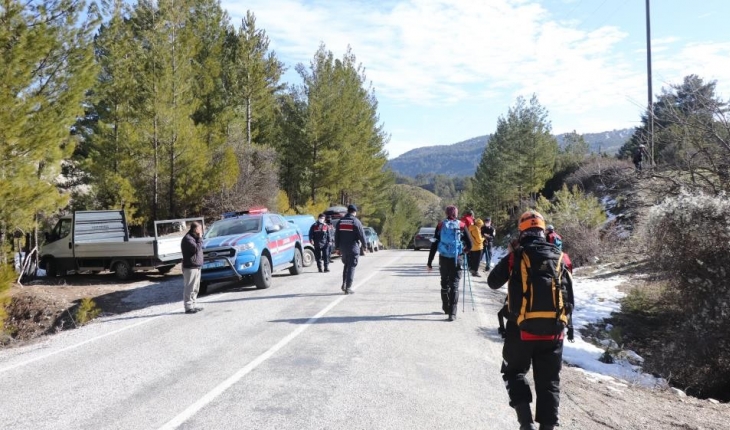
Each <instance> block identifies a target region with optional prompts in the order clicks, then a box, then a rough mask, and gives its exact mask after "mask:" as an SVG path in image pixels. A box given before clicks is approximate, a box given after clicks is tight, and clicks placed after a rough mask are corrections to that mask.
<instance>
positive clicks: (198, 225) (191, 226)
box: [190, 221, 201, 233]
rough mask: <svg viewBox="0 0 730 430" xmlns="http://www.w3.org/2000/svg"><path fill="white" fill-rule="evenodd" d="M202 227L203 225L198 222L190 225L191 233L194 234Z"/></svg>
mask: <svg viewBox="0 0 730 430" xmlns="http://www.w3.org/2000/svg"><path fill="white" fill-rule="evenodd" d="M198 227H201V224H200V223H199V222H197V221H193V222H191V223H190V233H192V232H194V231H195V229H196V228H198Z"/></svg>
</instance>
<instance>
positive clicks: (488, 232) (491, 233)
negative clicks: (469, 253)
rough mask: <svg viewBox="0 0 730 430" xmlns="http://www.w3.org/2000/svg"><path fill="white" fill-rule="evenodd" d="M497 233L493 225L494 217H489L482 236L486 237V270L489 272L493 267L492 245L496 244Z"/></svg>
mask: <svg viewBox="0 0 730 430" xmlns="http://www.w3.org/2000/svg"><path fill="white" fill-rule="evenodd" d="M496 235H497V233H496V231H495V230H494V227H492V219H491V218H489V217H487V218H486V219H485V220H484V225H483V226H482V237H484V258H485V260H486V267H485V268H484V271H485V272H489V270H490V269H491V268H492V266H491V265H492V247H493V246H494V238H495V236H496Z"/></svg>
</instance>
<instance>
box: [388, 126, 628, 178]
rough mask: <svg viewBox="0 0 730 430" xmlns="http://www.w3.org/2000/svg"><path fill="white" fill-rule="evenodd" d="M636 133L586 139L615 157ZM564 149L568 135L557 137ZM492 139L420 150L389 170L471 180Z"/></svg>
mask: <svg viewBox="0 0 730 430" xmlns="http://www.w3.org/2000/svg"><path fill="white" fill-rule="evenodd" d="M633 132H634V129H632V128H625V129H622V130H612V131H605V132H601V133H586V134H584V135H583V137H584V138H585V140H586V141H587V142H588V145H589V146H590V148H591V151H593V152H603V153H607V154H615V153H616V152H617V151H618V149H619V148H620V147H621V145H623V144H624V142H626V141H627V140H628V139H629V138H630V137H631V134H632V133H633ZM556 137H557V139H558V142H559V143H560V144H561V145H562V143H563V140H564V139H565V134H559V135H557V136H556ZM488 141H489V135H486V136H478V137H474V138H471V139H468V140H464V141H462V142H458V143H454V144H451V145H436V146H425V147H423V148H416V149H412V150H410V151H408V152H406V153H405V154H403V155H400V156H398V157H396V158H394V159H392V160H389V161H388V166H390V168H391V169H393V171H394V172H397V173H399V174H401V175H405V176H411V177H415V176H416V175H418V174H424V173H435V174H441V175H448V176H471V175H473V174H474V172H475V171H476V168H477V165H478V164H479V161H480V160H481V158H482V152H484V148H485V147H486V145H487V142H488Z"/></svg>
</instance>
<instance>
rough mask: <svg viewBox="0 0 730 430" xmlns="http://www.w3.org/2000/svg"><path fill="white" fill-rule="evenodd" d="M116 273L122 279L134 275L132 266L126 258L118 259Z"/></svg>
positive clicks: (115, 267)
mask: <svg viewBox="0 0 730 430" xmlns="http://www.w3.org/2000/svg"><path fill="white" fill-rule="evenodd" d="M114 273H115V274H116V276H117V279H119V280H120V281H126V280H127V279H129V277H130V276H132V267H131V266H130V265H129V263H128V262H127V261H126V260H122V261H117V263H116V264H115V265H114Z"/></svg>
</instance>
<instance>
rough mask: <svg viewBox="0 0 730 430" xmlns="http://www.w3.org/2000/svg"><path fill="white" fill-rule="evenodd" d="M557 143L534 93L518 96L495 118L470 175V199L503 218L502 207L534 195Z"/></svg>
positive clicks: (548, 171)
mask: <svg viewBox="0 0 730 430" xmlns="http://www.w3.org/2000/svg"><path fill="white" fill-rule="evenodd" d="M557 153H558V143H557V141H556V140H555V138H554V137H553V136H552V135H551V134H550V122H549V120H548V113H547V110H546V109H545V108H544V107H542V106H541V105H540V103H539V102H538V100H537V97H536V96H533V97H532V98H531V99H530V102H529V104H528V103H527V102H526V101H525V99H523V98H522V97H519V98H518V99H517V103H516V104H515V106H514V107H512V108H510V109H509V111H508V113H507V116H506V117H500V118H499V119H498V121H497V130H496V132H495V133H494V135H493V136H492V138H491V139H490V140H489V143H488V145H487V148H486V149H485V151H484V153H483V154H482V159H481V161H480V163H479V165H478V166H477V171H476V174H475V176H474V184H473V186H474V188H473V190H472V193H473V198H472V200H473V201H474V202H475V203H476V207H477V209H479V210H480V211H481V212H483V213H492V214H494V216H495V217H496V218H497V219H499V218H502V219H504V218H506V216H507V214H506V212H505V211H506V210H507V209H511V208H513V207H515V206H518V205H519V203H520V202H521V201H522V200H523V199H534V198H535V197H536V193H537V192H538V191H539V190H540V189H541V188H542V187H543V186H544V184H545V181H547V180H548V179H549V178H550V177H551V176H552V174H553V170H554V167H555V157H556V155H557Z"/></svg>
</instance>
